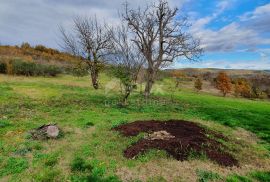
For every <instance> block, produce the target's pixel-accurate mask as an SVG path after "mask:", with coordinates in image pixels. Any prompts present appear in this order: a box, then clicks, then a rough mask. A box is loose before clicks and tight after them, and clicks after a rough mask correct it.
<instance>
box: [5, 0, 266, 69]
mask: <svg viewBox="0 0 270 182" xmlns="http://www.w3.org/2000/svg"><path fill="white" fill-rule="evenodd" d="M152 1H155V0H148V1H147V0H127V2H128V3H129V4H130V5H129V6H130V7H134V8H136V7H138V6H142V7H143V6H145V5H146V4H147V3H150V2H152ZM123 2H124V0H76V1H75V0H0V44H2V45H20V44H21V43H22V42H29V43H30V44H31V45H37V44H42V45H45V46H48V47H52V48H57V49H60V46H59V45H60V44H61V41H60V39H59V29H58V27H59V25H61V26H63V27H65V28H67V29H71V27H72V19H73V18H74V17H75V16H95V15H96V16H97V17H98V18H99V19H100V20H103V21H106V22H108V23H110V24H112V25H114V24H117V23H118V22H119V16H118V12H119V11H120V10H121V7H122V4H123ZM169 3H170V5H171V6H172V7H178V8H179V13H180V14H183V15H186V16H187V17H188V19H189V21H190V23H191V24H192V26H191V27H190V30H189V31H190V33H191V34H192V35H193V36H194V37H196V38H199V39H200V40H201V46H202V47H203V48H204V54H203V56H202V57H201V59H200V60H199V61H197V62H189V61H186V60H183V59H181V58H180V59H177V60H176V61H175V62H174V64H173V65H171V66H170V67H173V68H187V67H189V68H190V67H193V68H223V69H224V68H225V69H258V70H266V69H268V70H270V0H211V1H210V0H169Z"/></svg>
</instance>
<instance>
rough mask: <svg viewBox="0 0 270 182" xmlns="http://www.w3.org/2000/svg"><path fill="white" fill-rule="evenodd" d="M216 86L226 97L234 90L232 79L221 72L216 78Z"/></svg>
mask: <svg viewBox="0 0 270 182" xmlns="http://www.w3.org/2000/svg"><path fill="white" fill-rule="evenodd" d="M216 86H217V89H219V90H220V91H221V92H222V94H223V96H224V97H225V96H226V95H227V94H228V93H230V92H231V90H232V85H231V79H230V77H229V76H228V75H227V74H226V73H225V72H220V73H219V74H218V76H217V78H216Z"/></svg>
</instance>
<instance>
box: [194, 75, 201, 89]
mask: <svg viewBox="0 0 270 182" xmlns="http://www.w3.org/2000/svg"><path fill="white" fill-rule="evenodd" d="M202 85H203V83H202V80H201V79H200V78H197V79H196V80H195V83H194V87H195V89H196V90H197V91H200V90H202Z"/></svg>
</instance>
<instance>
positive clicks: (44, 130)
mask: <svg viewBox="0 0 270 182" xmlns="http://www.w3.org/2000/svg"><path fill="white" fill-rule="evenodd" d="M30 134H31V135H32V138H33V139H35V140H44V139H56V138H58V137H59V134H60V129H59V127H58V126H57V125H56V124H48V125H42V126H41V127H39V128H37V129H34V130H32V131H31V132H30Z"/></svg>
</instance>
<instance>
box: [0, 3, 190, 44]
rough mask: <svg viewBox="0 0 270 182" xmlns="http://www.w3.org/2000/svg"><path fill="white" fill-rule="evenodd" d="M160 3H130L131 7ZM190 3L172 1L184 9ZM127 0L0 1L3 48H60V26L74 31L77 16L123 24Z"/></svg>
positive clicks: (0, 36)
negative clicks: (25, 45) (121, 12)
mask: <svg viewBox="0 0 270 182" xmlns="http://www.w3.org/2000/svg"><path fill="white" fill-rule="evenodd" d="M154 1H157V0H148V1H145V0H128V3H129V4H130V7H138V6H144V5H145V4H146V3H151V2H154ZM186 1H188V0H180V1H179V0H169V2H170V3H171V5H172V6H177V7H181V6H182V5H183V3H185V2H186ZM124 2H125V0H113V1H112V0H76V1H74V0H65V1H60V0H27V1H22V0H7V1H0V27H1V28H0V42H1V43H2V44H12V45H14V44H21V43H22V42H30V43H31V44H33V45H36V44H43V45H46V46H49V47H54V48H59V46H58V44H57V41H58V39H57V37H58V36H57V35H58V26H59V25H60V24H61V25H63V26H65V27H70V28H71V23H72V19H73V18H74V16H77V15H82V16H93V15H96V16H97V17H98V18H99V20H101V21H103V20H106V22H108V23H110V24H116V23H117V22H119V17H118V16H119V15H118V10H120V9H121V7H122V6H121V5H122V4H123V3H124Z"/></svg>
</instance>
